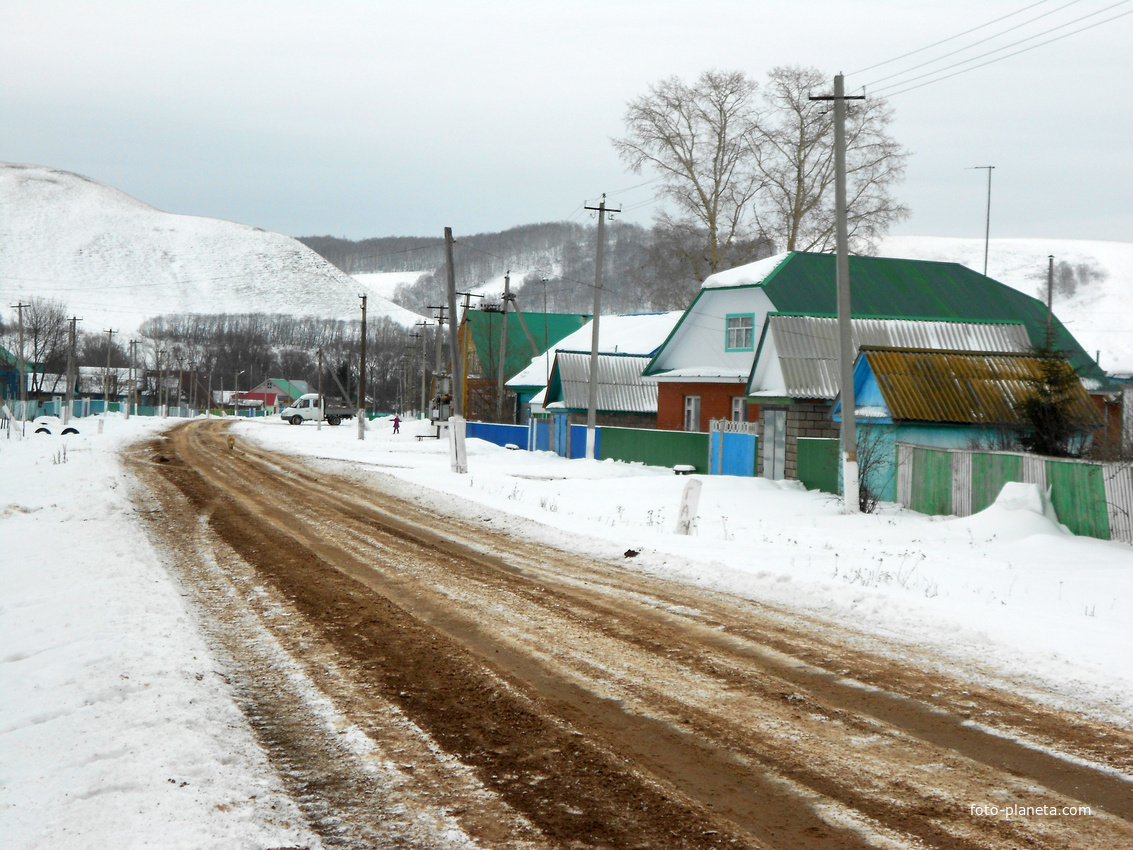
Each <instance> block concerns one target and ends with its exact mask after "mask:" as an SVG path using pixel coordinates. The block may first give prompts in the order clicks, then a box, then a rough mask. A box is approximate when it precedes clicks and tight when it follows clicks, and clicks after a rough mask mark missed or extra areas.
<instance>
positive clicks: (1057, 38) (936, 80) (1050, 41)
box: [885, 0, 1133, 97]
mask: <svg viewBox="0 0 1133 850" xmlns="http://www.w3.org/2000/svg"><path fill="white" fill-rule="evenodd" d="M1127 2H1129V0H1122V3H1127ZM1115 5H1122V4H1121V3H1117V4H1115ZM1110 8H1113V7H1112V6H1111V7H1110ZM1103 11H1105V10H1103ZM1129 15H1133V10H1130V11H1128V12H1122V13H1121V14H1119V15H1114V16H1113V17H1112V18H1107V19H1105V20H1104V21H1097V22H1095V23H1092V24H1089V25H1088V26H1084V27H1082V28H1081V29H1077V30H1074V31H1073V32H1068V33H1063V34H1062V35H1057V36H1055V37H1054V38H1051V39H1048V40H1047V41H1043V42H1040V43H1038V44H1032V45H1031V46H1030V47H1024V48H1022V49H1021V50H1016V51H1015V52H1014V53H1008V54H1007V55H1006V56H998V57H996V58H995V59H989V60H987V61H986V62H981V63H980V64H978V65H973V66H972V67H970V68H962V69H961V70H959V71H956V72H954V73H952V74H946V75H945V76H943V77H936V78H934V79H931V80H926V81H925V82H923V83H918V84H917V85H915V86H909V87H908V88H899V89H898V90H897V91H893V92H890V93H889V94H888V95H886V97H896V96H897V95H899V94H905V92H910V91H914V90H916V89H920V88H924V87H925V86H929V85H932V84H933V83H939V82H941V81H943V80H948V79H951V78H952V77H958V76H959V75H960V74H966V73H967V72H968V71H974V70H976V69H977V68H983V67H984V66H986V65H992V64H994V63H996V62H1002V61H1003V60H1004V59H1010V58H1011V57H1012V56H1018V55H1019V54H1020V53H1027V52H1029V51H1031V50H1035V49H1036V48H1039V47H1045V46H1046V45H1048V44H1053V43H1054V42H1056V41H1061V40H1062V39H1064V38H1069V37H1070V36H1072V35H1078V33H1082V32H1085V31H1086V30H1092V29H1094V28H1095V27H1100V26H1102V25H1103V24H1108V23H1111V22H1112V21H1116V20H1118V19H1119V18H1124V17H1127V16H1129ZM1044 35H1045V33H1044ZM1024 40H1029V39H1024ZM1016 43H1017V44H1022V42H1021V41H1020V42H1016ZM1013 46H1014V45H1007V47H1013ZM1007 47H1004V48H1001V49H1003V50H1006V49H1007ZM995 52H998V51H992V53H995ZM985 55H991V54H990V53H989V54H985ZM979 58H980V57H976V58H975V59H971V60H968V61H970V62H971V61H976V59H979ZM959 64H966V63H963V62H961V63H959ZM952 67H955V66H952ZM944 70H947V69H945V68H941V69H940V71H944ZM933 73H939V71H938V72H933ZM922 76H932V74H925V75H922ZM914 79H920V77H916V78H914ZM909 82H912V80H906V81H905V82H902V83H895V84H894V85H892V86H887V87H886V88H885V90H888V89H891V88H896V87H897V86H901V85H905V83H909Z"/></svg>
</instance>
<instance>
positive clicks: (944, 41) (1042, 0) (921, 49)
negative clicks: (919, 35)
mask: <svg viewBox="0 0 1133 850" xmlns="http://www.w3.org/2000/svg"><path fill="white" fill-rule="evenodd" d="M1049 1H1050V0H1039V2H1037V3H1032V4H1031V5H1029V6H1024V7H1023V8H1022V9H1016V10H1015V11H1014V12H1009V13H1008V14H1006V15H1003V16H1001V17H998V18H996V19H995V20H992V21H988V22H987V23H986V24H980V25H979V26H978V27H972V28H971V29H970V30H964V31H963V32H961V33H957V34H956V35H950V36H948V38H942V39H941V40H940V41H934V42H933V43H932V44H926V45H925V46H924V47H918V48H917V49H916V50H910V51H909V52H908V53H902V54H901V55H900V56H894V57H893V58H892V59H886V60H885V61H884V62H878V63H877V64H875V65H870V66H868V67H866V68H859V69H858V70H856V71H851V72H850V73H849V74H847V75H846V76H847V77H854V76H857V75H858V74H864V73H865V72H866V71H872V70H873V69H874V68H880V67H881V66H883V65H892V64H893V63H894V62H900V61H901V60H902V59H907V58H909V57H910V56H916V55H917V54H918V53H924V52H925V51H926V50H932V48H934V47H939V46H940V45H942V44H947V43H948V42H950V41H955V40H956V39H958V38H963V37H964V36H966V35H971V34H972V33H974V32H977V31H979V30H982V29H984V28H986V27H990V26H991V25H992V24H998V23H999V22H1000V21H1005V20H1007V19H1008V18H1013V17H1014V16H1015V15H1019V14H1022V13H1023V12H1026V11H1027V10H1029V9H1033V8H1035V6H1041V5H1042V4H1043V3H1047V2H1049ZM1074 2H1077V0H1074Z"/></svg>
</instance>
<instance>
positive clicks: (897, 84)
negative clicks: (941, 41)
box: [873, 0, 1133, 97]
mask: <svg viewBox="0 0 1133 850" xmlns="http://www.w3.org/2000/svg"><path fill="white" fill-rule="evenodd" d="M1129 2H1130V0H1119V2H1117V3H1113V4H1111V5H1109V6H1106V7H1105V8H1104V9H1098V10H1096V11H1094V12H1090V13H1089V14H1087V15H1082V16H1080V17H1077V18H1075V19H1073V20H1071V21H1066V22H1064V23H1061V24H1059V25H1058V26H1054V27H1051V28H1050V29H1047V30H1043V31H1042V32H1039V33H1035V34H1034V35H1030V36H1027V37H1026V38H1021V39H1019V40H1017V41H1013V42H1011V43H1009V44H1005V45H1003V46H1001V47H997V48H995V49H993V50H988V51H986V52H984V53H981V54H980V55H978V56H973V57H970V58H968V59H964V60H961V61H959V62H954V63H953V64H951V65H946V66H944V67H943V68H937V69H935V70H933V71H927V72H925V73H923V74H918V75H917V76H915V77H910V78H908V79H905V80H900V81H898V82H894V83H890V84H889V85H887V86H882V87H880V88H879V89H876V90H875V91H874V92H873V93H874V94H878V93H880V92H890V94H889V95H887V96H889V97H892V96H894V95H897V94H903V93H904V92H907V91H912V90H913V89H918V88H922V87H923V86H926V85H929V84H931V83H936V82H940V81H941V80H947V79H950V78H951V77H955V76H958V75H960V74H964V73H967V72H968V71H974V70H975V69H976V68H982V67H984V66H985V65H991V64H993V63H995V62H1000V61H1002V60H1004V59H1009V58H1011V57H1012V56H1018V55H1019V54H1020V53H1026V52H1027V51H1030V50H1034V49H1035V48H1038V47H1043V46H1045V45H1047V44H1052V43H1053V42H1056V41H1061V40H1062V39H1064V38H1069V37H1070V36H1072V35H1077V34H1078V33H1082V32H1085V31H1086V30H1090V29H1093V28H1095V27H1099V26H1101V25H1102V24H1107V23H1110V22H1112V21H1115V20H1117V19H1119V18H1123V17H1125V16H1126V15H1130V14H1133V11H1128V12H1122V13H1120V14H1118V15H1114V16H1113V17H1110V18H1106V19H1105V20H1101V21H1095V22H1094V23H1092V24H1088V25H1086V26H1084V27H1080V28H1079V29H1076V30H1072V31H1070V32H1065V33H1062V34H1061V35H1057V36H1055V37H1053V38H1050V39H1047V40H1046V41H1042V42H1039V43H1038V44H1032V45H1030V46H1029V47H1024V48H1022V49H1020V50H1016V51H1014V52H1013V53H1008V54H1006V55H1003V56H995V54H997V53H1002V52H1003V51H1004V50H1010V49H1011V48H1013V47H1017V46H1018V45H1021V44H1026V43H1027V42H1028V41H1034V40H1035V39H1036V38H1042V37H1043V36H1045V35H1050V34H1051V33H1053V32H1057V31H1058V30H1061V29H1065V28H1066V27H1068V26H1073V25H1074V24H1077V23H1081V22H1082V21H1084V20H1086V19H1087V18H1092V17H1095V16H1097V15H1101V14H1104V13H1105V12H1108V11H1111V10H1112V9H1115V8H1117V7H1118V6H1124V5H1126V4H1127V3H1129ZM989 56H994V57H995V58H992V59H988V60H987V61H986V62H980V61H979V60H981V59H984V58H985V57H989ZM973 62H979V64H976V65H972V64H971V63H973ZM962 65H970V66H971V67H968V68H960V66H962ZM918 67H919V66H918ZM953 68H960V70H958V71H956V72H954V73H952V74H945V75H944V76H940V77H937V76H935V75H937V74H942V73H943V72H945V71H949V70H951V69H953ZM910 70H912V69H910ZM894 76H900V75H894ZM926 77H934V78H933V79H930V80H927V81H926V82H924V83H921V84H919V85H915V86H909V85H908V84H909V83H912V82H914V81H916V80H922V79H925V78H926ZM883 79H888V78H883ZM902 86H907V87H906V88H902ZM892 89H899V91H891V90H892Z"/></svg>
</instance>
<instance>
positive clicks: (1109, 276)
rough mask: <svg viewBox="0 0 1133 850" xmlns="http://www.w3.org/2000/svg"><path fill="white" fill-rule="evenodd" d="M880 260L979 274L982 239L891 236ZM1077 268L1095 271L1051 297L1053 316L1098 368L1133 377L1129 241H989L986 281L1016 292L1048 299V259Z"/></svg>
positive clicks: (1132, 268) (1131, 255) (1132, 269)
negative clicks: (929, 263) (946, 265)
mask: <svg viewBox="0 0 1133 850" xmlns="http://www.w3.org/2000/svg"><path fill="white" fill-rule="evenodd" d="M878 255H879V256H882V257H908V258H910V259H914V260H940V261H944V262H953V263H962V264H963V265H965V266H968V267H969V268H972V269H975V270H976V271H978V272H982V271H983V268H984V240H983V239H953V238H948V237H940V236H891V237H889V238H888V239H886V240H885V241H884V242H883V243H882V245H881V248H880V250H879V251H878ZM1051 255H1053V256H1054V260H1055V263H1056V264H1059V263H1066V264H1068V265H1069V266H1071V267H1072V268H1075V269H1081V268H1084V269H1093V270H1094V273H1093V274H1092V275H1091V277H1092V279H1091V280H1090V281H1089V282H1088V283H1082V284H1080V285H1079V286H1078V289H1077V290H1076V291H1075V292H1074V293H1073V295H1069V296H1067V295H1064V294H1061V293H1059V292H1057V291H1056V292H1055V295H1054V312H1055V314H1056V315H1057V316H1058V318H1059V319H1060V320H1061V321H1062V322H1063V324H1065V325H1066V327H1067V328H1069V329H1070V332H1071V333H1072V334H1074V336H1075V338H1076V339H1077V340H1078V341H1079V342H1080V343H1081V344H1082V347H1083V348H1085V349H1086V351H1088V352H1089V353H1090V354H1091V355H1093V354H1099V363H1100V364H1101V367H1102V368H1103V369H1105V370H1106V371H1107V372H1109V373H1111V374H1115V373H1129V372H1133V242H1093V241H1086V240H1076V239H992V240H991V241H990V243H989V245H988V252H987V257H988V258H987V273H988V276H989V277H992V278H995V279H996V280H998V281H1000V282H1002V283H1005V284H1007V285H1008V286H1011V287H1013V288H1015V289H1018V290H1019V291H1020V292H1026V293H1027V294H1028V295H1034V296H1038V297H1041V298H1042V299H1043V300H1045V299H1046V295H1045V293H1046V276H1047V264H1048V261H1047V257H1049V256H1051Z"/></svg>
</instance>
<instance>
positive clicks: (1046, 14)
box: [866, 0, 1096, 89]
mask: <svg viewBox="0 0 1133 850" xmlns="http://www.w3.org/2000/svg"><path fill="white" fill-rule="evenodd" d="M1078 2H1081V0H1070V2H1069V3H1064V4H1063V5H1061V6H1059V7H1058V8H1057V9H1051V10H1050V11H1049V12H1043V13H1042V14H1041V15H1036V16H1035V17H1033V18H1030V19H1028V20H1026V21H1023V22H1022V23H1019V24H1016V25H1015V26H1013V27H1008V28H1007V29H1005V30H1002V31H1001V32H997V33H993V34H992V35H989V36H987V37H986V38H981V39H980V40H979V41H973V42H972V43H971V44H965V45H964V46H963V47H957V48H956V49H955V50H952V51H950V52H948V53H944V54H942V55H940V56H937V57H935V58H934V59H927V60H925V61H924V62H921V63H920V64H919V65H913V66H912V67H910V68H906V69H905V70H903V71H895V72H894V73H892V74H889V75H887V76H884V77H879V78H878V79H876V80H874V81H873V82H872V83H867V84H866V88H868V89H872V88H873V87H874V86H876V85H877V84H878V83H883V82H885V81H886V80H891V79H893V78H894V77H900V76H903V75H905V74H907V73H909V72H910V71H916V70H919V69H921V68H923V67H925V66H926V65H932V64H933V63H936V62H940V61H941V60H944V59H947V58H948V57H950V56H955V55H956V54H957V53H963V52H964V51H965V50H971V49H972V48H973V47H978V46H979V45H981V44H985V43H987V42H989V41H992V40H993V39H997V38H999V37H1000V36H1004V35H1007V33H1009V32H1014V31H1015V30H1017V29H1022V28H1023V27H1025V26H1027V25H1028V24H1033V23H1034V22H1035V21H1038V20H1041V19H1042V18H1046V17H1049V16H1050V15H1054V14H1057V13H1058V12H1061V11H1062V10H1063V9H1065V8H1067V7H1068V6H1073V5H1074V4H1075V3H1078ZM1094 14H1096V13H1094ZM1087 17H1088V16H1087ZM1079 20H1081V19H1079ZM1071 23H1073V21H1072V22H1071ZM1059 26H1065V24H1059Z"/></svg>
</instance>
